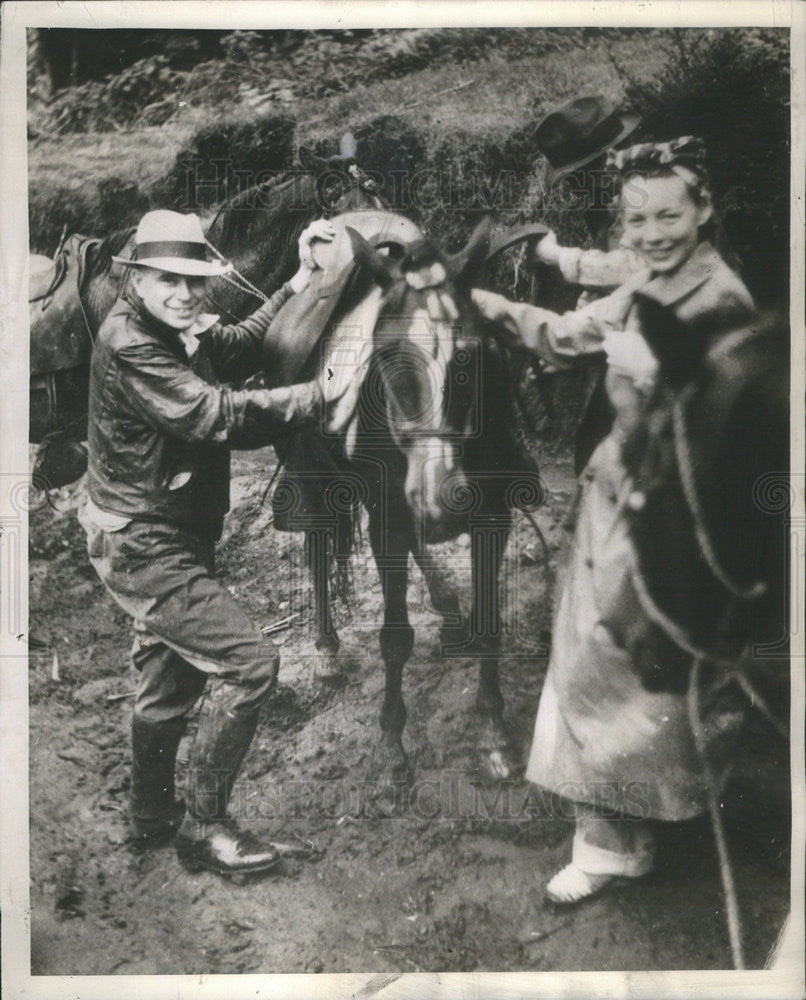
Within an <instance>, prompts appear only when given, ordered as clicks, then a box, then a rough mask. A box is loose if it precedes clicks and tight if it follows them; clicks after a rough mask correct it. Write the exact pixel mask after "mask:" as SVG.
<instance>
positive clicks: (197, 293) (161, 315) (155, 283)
mask: <svg viewBox="0 0 806 1000" xmlns="http://www.w3.org/2000/svg"><path fill="white" fill-rule="evenodd" d="M133 281H134V289H135V291H136V292H137V294H138V295H139V296H140V298H141V299H142V300H143V305H144V306H145V307H146V309H147V310H148V312H150V313H151V315H152V316H153V317H154V318H155V319H158V320H159V321H160V322H161V323H164V324H165V325H166V326H170V327H172V328H173V329H174V330H179V331H182V330H187V329H189V328H190V327H191V326H193V324H194V323H195V322H196V318H197V317H198V315H199V313H200V312H201V307H202V302H203V301H204V293H205V291H206V289H207V279H206V278H200V277H196V276H195V275H184V274H174V273H173V272H172V271H159V270H157V269H156V268H153V267H142V268H135V269H134V273H133Z"/></svg>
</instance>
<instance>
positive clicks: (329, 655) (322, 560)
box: [305, 528, 340, 681]
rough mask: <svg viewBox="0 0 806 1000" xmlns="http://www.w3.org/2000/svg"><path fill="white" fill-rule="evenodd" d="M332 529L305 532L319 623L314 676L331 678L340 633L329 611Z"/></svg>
mask: <svg viewBox="0 0 806 1000" xmlns="http://www.w3.org/2000/svg"><path fill="white" fill-rule="evenodd" d="M331 536H332V531H331V530H329V529H327V528H321V529H320V528H317V529H310V530H308V531H306V532H305V560H306V562H307V564H308V570H309V572H310V574H311V580H312V581H313V601H314V615H315V619H316V621H315V624H316V640H315V644H316V657H315V659H314V666H313V671H312V673H313V679H314V680H325V681H332V680H334V679H336V678H338V677H339V673H340V672H339V663H338V656H337V654H338V651H339V645H340V642H339V636H338V633H337V632H336V629H335V626H334V625H333V618H332V616H331V613H330V567H331V565H332V561H333V557H332V552H331Z"/></svg>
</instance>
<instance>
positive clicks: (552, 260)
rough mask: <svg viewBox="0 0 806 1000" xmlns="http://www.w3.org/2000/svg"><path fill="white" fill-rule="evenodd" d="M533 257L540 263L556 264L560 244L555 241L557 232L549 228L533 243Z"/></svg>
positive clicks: (558, 257)
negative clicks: (540, 238)
mask: <svg viewBox="0 0 806 1000" xmlns="http://www.w3.org/2000/svg"><path fill="white" fill-rule="evenodd" d="M534 258H535V260H536V261H539V262H540V263H541V264H552V265H553V266H555V267H556V266H557V264H559V261H560V244H559V243H558V242H557V234H556V233H555V232H554V230H553V229H550V230H549V231H548V232H547V233H546V235H545V236H544V237H543V239H542V240H540V242H539V243H537V244H536V245H535V248H534Z"/></svg>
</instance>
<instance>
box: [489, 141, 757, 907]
mask: <svg viewBox="0 0 806 1000" xmlns="http://www.w3.org/2000/svg"><path fill="white" fill-rule="evenodd" d="M704 157H705V151H704V148H703V145H702V142H701V140H698V139H693V138H691V137H684V138H682V139H678V140H675V141H673V142H670V143H663V144H642V145H639V146H633V147H630V148H628V149H625V150H622V151H620V152H618V153H615V154H611V164H612V166H613V168H614V169H616V170H617V171H618V173H619V176H620V179H621V189H620V196H619V197H620V213H621V221H622V224H623V226H624V232H625V238H626V240H627V241H628V242H629V243H630V245H631V246H632V247H633V249H634V250H635V251H637V252H638V253H639V254H641V255H642V257H643V258H644V259H645V260H646V269H645V270H644V271H642V272H639V273H637V274H636V275H635V276H634V277H632V278H631V279H630V280H629V281H628V282H627V283H626V284H625V285H622V286H621V287H620V288H619V289H617V290H616V291H615V292H614V293H612V294H611V295H609V296H608V297H606V298H604V299H600V300H599V301H597V302H594V303H592V304H591V305H590V306H588V307H586V308H584V309H581V310H578V311H576V312H573V313H566V314H564V315H562V316H561V315H557V314H555V313H551V312H549V311H547V310H544V309H539V308H537V307H535V306H529V305H526V304H516V303H512V302H509V301H507V300H506V299H504V298H502V297H501V296H497V295H493V294H492V293H489V292H481V291H475V292H474V293H473V295H474V299H475V301H476V303H477V305H479V307H480V308H481V309H482V311H483V312H484V313H485V315H487V317H488V318H489V319H491V320H494V321H496V322H499V323H503V324H504V325H505V326H507V327H508V328H509V329H510V331H511V332H513V333H515V334H516V335H517V336H518V337H519V338H520V339H521V340H522V341H523V342H524V343H525V344H526V345H527V346H528V347H529V348H531V349H532V350H533V351H534V352H535V353H536V354H537V355H538V356H539V357H540V358H542V359H543V360H545V361H547V362H549V363H551V364H553V365H555V366H557V367H568V366H569V365H571V364H573V363H574V362H575V360H576V359H578V358H579V357H580V356H583V355H588V354H592V353H597V352H601V351H604V352H605V354H606V356H607V360H608V373H607V389H608V394H609V397H610V400H611V403H612V405H613V408H614V412H615V423H614V427H613V430H612V431H611V433H610V434H609V435H608V437H606V438H605V439H604V440H603V441H602V442H601V444H600V445H599V446H598V447H597V449H596V451H595V452H594V453H593V455H592V457H591V459H590V461H589V463H588V465H587V467H586V469H585V470H584V472H583V474H582V486H583V495H582V503H581V507H580V515H579V520H578V523H577V528H576V532H575V535H574V539H573V542H572V548H571V553H570V559H569V563H568V566H567V568H566V573H565V578H564V583H563V586H562V589H561V593H560V596H559V600H558V604H557V608H556V618H555V624H554V630H553V642H552V650H551V657H550V662H549V669H548V674H547V677H546V683H545V686H544V689H543V693H542V696H541V700H540V705H539V709H538V714H537V720H536V723H535V732H534V739H533V743H532V749H531V753H530V757H529V762H528V766H527V771H526V774H527V777H528V778H529V779H530V780H531V781H534V782H535V783H537V784H539V785H541V786H543V787H545V788H548V789H550V790H551V791H553V792H555V793H557V794H559V795H561V796H563V797H565V798H567V799H570V800H571V801H572V802H573V803H574V814H575V818H576V830H575V835H574V841H573V850H572V860H571V863H570V864H568V865H567V866H566V867H565V868H563V869H562V870H561V871H560V872H558V873H557V874H556V875H555V876H554V877H553V878H552V879H551V881H550V882H549V883H548V886H547V893H548V896H549V897H550V898H551V899H553V900H554V901H555V902H564V903H568V902H576V901H578V900H581V899H584V898H586V897H588V896H590V895H592V894H594V893H596V892H598V891H599V890H600V889H602V888H603V887H604V886H605V885H607V884H608V883H609V882H611V881H612V880H613V879H614V878H617V877H619V876H628V877H637V876H641V875H644V874H646V873H647V872H649V871H650V870H651V868H652V866H653V857H654V838H653V829H652V822H651V821H653V820H667V821H669V820H671V821H674V820H683V819H688V818H690V817H693V816H695V815H697V814H699V813H701V812H702V811H704V809H705V807H706V800H705V794H706V789H705V785H704V782H703V777H702V771H701V767H700V765H699V762H698V758H697V754H696V751H695V747H694V742H693V737H692V734H691V730H690V727H689V723H688V719H687V711H686V701H685V696H684V695H681V694H675V693H667V692H655V691H650V690H647V689H646V688H645V687H644V686H643V684H642V681H641V676H640V673H639V671H638V669H636V664H635V663H634V662H633V661H632V658H631V656H630V653H629V652H628V651H627V650H626V649H625V648H623V647H622V646H621V645H619V642H618V640H617V638H616V637H615V636H614V634H613V632H612V631H611V629H610V628H609V627H608V622H609V621H610V620H611V615H612V612H613V609H614V606H615V605H617V603H618V601H619V599H620V597H621V596H622V594H623V589H624V586H625V584H626V582H627V578H628V576H629V572H630V563H631V558H630V539H629V535H628V531H627V524H626V521H625V517H624V513H623V511H624V504H625V502H627V498H628V494H629V482H628V480H627V476H626V473H625V470H624V468H623V465H622V461H621V454H620V450H621V444H622V442H623V440H624V436H625V434H626V433H628V432H629V431H630V429H631V428H633V427H634V426H635V424H636V422H637V421H640V420H641V412H642V406H643V403H644V401H645V399H646V398H647V396H648V394H649V393H650V392H651V389H652V387H653V384H654V380H655V378H656V377H657V362H656V359H655V357H654V356H653V354H652V352H651V351H650V349H649V347H648V345H647V343H646V341H645V340H644V338H643V336H642V334H641V329H640V325H639V317H638V310H637V308H636V306H635V302H634V295H635V293H636V292H637V291H639V290H640V292H641V295H642V297H645V298H646V297H649V298H651V299H653V300H655V301H656V302H658V303H659V304H660V305H663V306H665V307H667V308H669V309H670V310H671V311H672V312H673V313H674V315H675V316H676V317H677V318H678V319H679V320H681V321H683V322H684V323H686V324H690V323H691V324H696V326H697V328H698V329H700V330H703V331H704V335H706V336H707V335H709V334H711V333H716V332H718V331H719V330H720V329H725V328H728V327H730V326H735V325H737V324H739V323H746V322H747V321H748V320H750V319H752V316H753V302H752V299H751V296H750V294H749V292H748V291H747V289H746V288H745V286H744V284H743V283H742V281H741V279H740V278H739V277H738V275H737V274H736V273H735V272H734V271H732V270H731V269H730V268H729V267H728V266H727V264H725V262H724V261H723V260H722V258H721V257H720V256H719V254H718V253H717V251H716V250H715V249H714V248H713V246H712V245H711V244H710V243H709V242H708V240H707V238H706V236H707V231H708V228H709V224H712V214H713V209H712V205H711V197H710V192H709V186H708V180H707V176H706V172H705V166H704Z"/></svg>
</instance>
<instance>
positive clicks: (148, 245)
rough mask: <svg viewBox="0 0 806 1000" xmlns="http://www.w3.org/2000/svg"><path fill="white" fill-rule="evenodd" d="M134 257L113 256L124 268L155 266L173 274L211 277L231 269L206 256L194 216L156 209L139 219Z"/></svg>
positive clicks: (204, 241) (205, 246)
mask: <svg viewBox="0 0 806 1000" xmlns="http://www.w3.org/2000/svg"><path fill="white" fill-rule="evenodd" d="M134 241H135V247H134V256H133V257H132V258H129V257H113V258H112V260H114V261H117V263H118V264H124V265H126V266H127V267H155V268H157V269H158V270H160V271H171V272H172V273H173V274H187V275H194V276H198V277H208V278H213V277H215V276H216V275H219V274H226V273H227V272H228V271H231V270H232V264H230V263H229V261H224V260H214V259H212V258H210V257H209V256H208V251H207V241H206V240H205V238H204V231H203V230H202V226H201V222H200V221H199V217H198V215H182V214H180V213H179V212H169V211H167V210H165V209H157V210H156V211H154V212H146V214H145V215H144V216H143V217H142V219H140V224H139V226H138V227H137V233H136V235H135V239H134Z"/></svg>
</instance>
